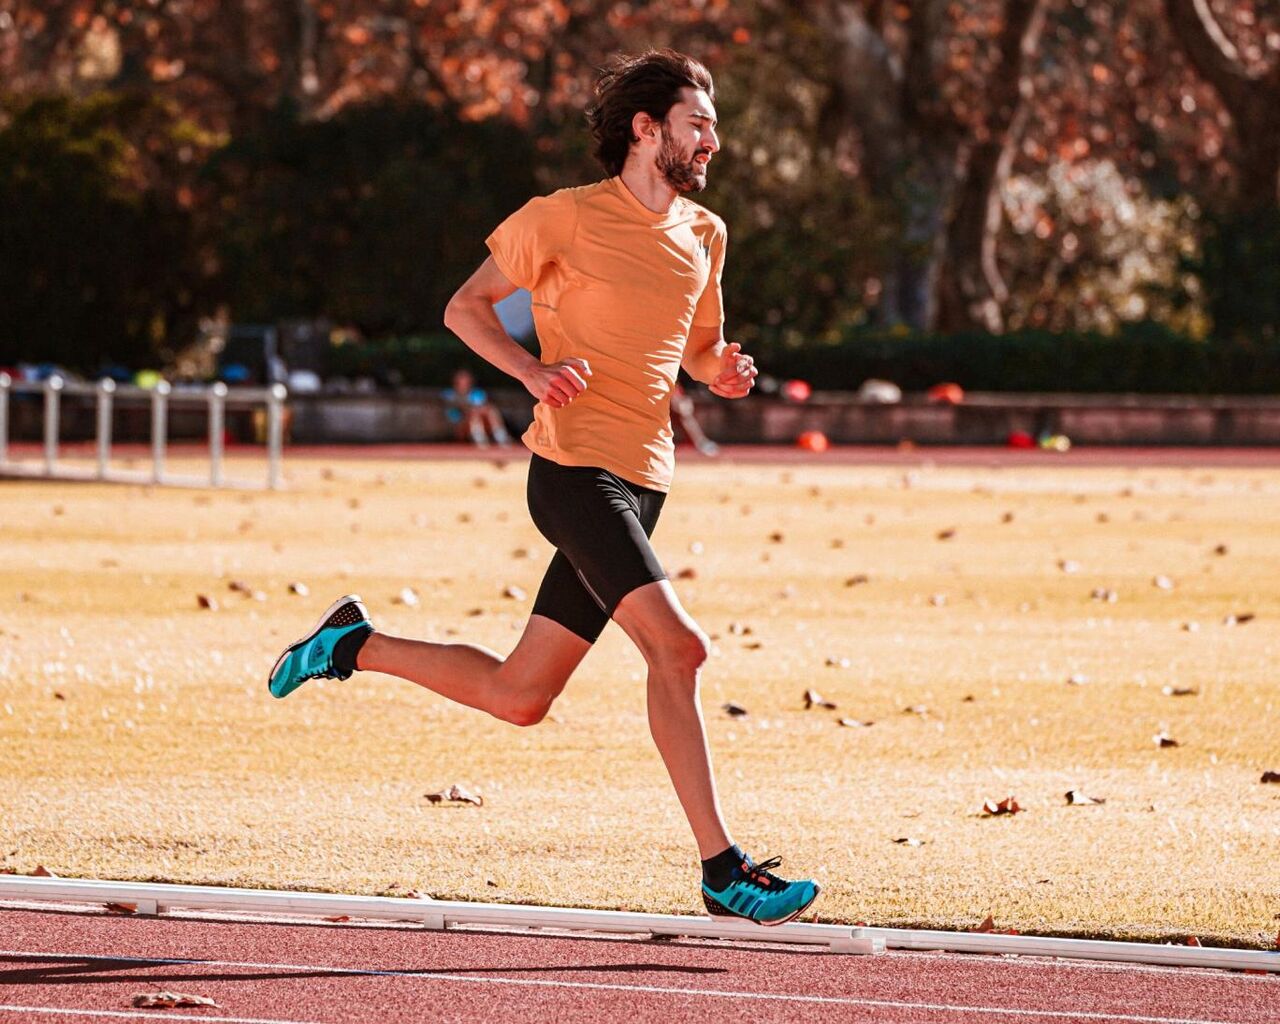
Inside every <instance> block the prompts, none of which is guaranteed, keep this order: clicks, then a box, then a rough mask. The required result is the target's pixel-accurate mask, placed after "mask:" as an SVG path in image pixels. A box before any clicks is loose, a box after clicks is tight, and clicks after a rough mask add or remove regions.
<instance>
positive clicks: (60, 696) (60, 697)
mask: <svg viewBox="0 0 1280 1024" xmlns="http://www.w3.org/2000/svg"><path fill="white" fill-rule="evenodd" d="M53 699H54V700H66V699H67V698H66V695H65V694H62V693H59V692H58V691H57V690H54V691H53Z"/></svg>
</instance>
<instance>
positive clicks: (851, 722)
mask: <svg viewBox="0 0 1280 1024" xmlns="http://www.w3.org/2000/svg"><path fill="white" fill-rule="evenodd" d="M839 724H840V725H843V726H844V727H845V728H846V729H866V728H869V727H870V726H873V725H875V724H876V723H875V722H862V721H859V720H858V719H856V718H841V719H840V720H839Z"/></svg>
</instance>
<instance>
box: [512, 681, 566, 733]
mask: <svg viewBox="0 0 1280 1024" xmlns="http://www.w3.org/2000/svg"><path fill="white" fill-rule="evenodd" d="M567 681H568V680H546V681H543V682H540V683H539V684H538V685H536V686H527V687H520V688H518V689H516V690H514V691H513V692H512V694H511V698H510V700H509V701H508V702H507V705H506V707H505V708H503V712H502V716H501V717H502V718H503V719H504V720H505V721H508V722H510V723H511V724H512V725H520V726H530V725H537V724H538V723H539V722H541V721H542V720H543V719H544V718H546V717H547V712H548V711H550V710H551V705H552V704H554V703H555V700H556V698H557V697H559V696H560V692H561V691H562V690H563V689H564V685H565V683H566V682H567Z"/></svg>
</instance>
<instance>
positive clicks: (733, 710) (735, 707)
mask: <svg viewBox="0 0 1280 1024" xmlns="http://www.w3.org/2000/svg"><path fill="white" fill-rule="evenodd" d="M720 707H721V708H722V709H723V710H724V712H725V714H727V715H728V716H729V717H730V718H741V717H742V716H743V715H745V714H746V713H747V709H746V708H744V707H743V706H742V705H741V704H735V703H734V702H733V701H726V702H725V703H724V704H721V705H720Z"/></svg>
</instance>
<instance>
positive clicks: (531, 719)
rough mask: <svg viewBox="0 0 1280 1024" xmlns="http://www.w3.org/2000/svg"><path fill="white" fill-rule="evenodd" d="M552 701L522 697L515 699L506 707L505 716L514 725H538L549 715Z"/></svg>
mask: <svg viewBox="0 0 1280 1024" xmlns="http://www.w3.org/2000/svg"><path fill="white" fill-rule="evenodd" d="M551 703H552V702H551V701H549V700H529V699H527V698H526V699H522V700H519V701H514V702H513V703H512V704H511V705H510V706H509V707H507V708H506V712H505V714H503V716H502V717H503V718H504V719H505V720H506V721H508V722H510V723H511V724H512V725H519V726H525V727H527V726H531V725H537V724H538V723H539V722H541V721H542V720H543V719H544V718H546V717H547V712H548V711H550V710H551Z"/></svg>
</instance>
